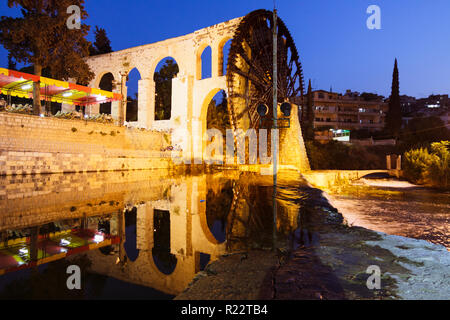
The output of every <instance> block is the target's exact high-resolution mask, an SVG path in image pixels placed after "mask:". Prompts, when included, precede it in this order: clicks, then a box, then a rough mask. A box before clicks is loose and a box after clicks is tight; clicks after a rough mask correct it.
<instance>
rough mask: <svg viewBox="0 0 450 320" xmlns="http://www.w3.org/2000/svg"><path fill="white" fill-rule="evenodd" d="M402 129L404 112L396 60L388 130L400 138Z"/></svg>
mask: <svg viewBox="0 0 450 320" xmlns="http://www.w3.org/2000/svg"><path fill="white" fill-rule="evenodd" d="M401 127H402V110H401V105H400V84H399V74H398V67H397V59H395V64H394V72H393V74H392V91H391V96H390V98H389V110H388V113H387V115H386V130H387V131H388V132H389V133H390V134H391V135H392V136H393V137H394V138H396V139H397V138H398V137H399V134H400V129H401Z"/></svg>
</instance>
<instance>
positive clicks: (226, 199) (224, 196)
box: [206, 181, 234, 243]
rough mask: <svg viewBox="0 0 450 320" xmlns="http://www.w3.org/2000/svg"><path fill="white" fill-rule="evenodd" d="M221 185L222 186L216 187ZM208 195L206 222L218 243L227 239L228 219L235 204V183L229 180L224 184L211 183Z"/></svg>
mask: <svg viewBox="0 0 450 320" xmlns="http://www.w3.org/2000/svg"><path fill="white" fill-rule="evenodd" d="M219 185H221V187H216V186H219ZM209 187H210V188H208V193H207V195H206V222H207V224H208V229H209V230H210V231H211V234H212V235H213V237H214V238H215V239H216V240H217V242H218V243H223V242H225V240H226V237H227V234H226V227H227V220H228V216H229V214H230V210H231V206H232V204H233V197H234V193H233V184H232V181H227V182H226V183H225V184H224V185H223V184H215V183H211V184H210V185H209Z"/></svg>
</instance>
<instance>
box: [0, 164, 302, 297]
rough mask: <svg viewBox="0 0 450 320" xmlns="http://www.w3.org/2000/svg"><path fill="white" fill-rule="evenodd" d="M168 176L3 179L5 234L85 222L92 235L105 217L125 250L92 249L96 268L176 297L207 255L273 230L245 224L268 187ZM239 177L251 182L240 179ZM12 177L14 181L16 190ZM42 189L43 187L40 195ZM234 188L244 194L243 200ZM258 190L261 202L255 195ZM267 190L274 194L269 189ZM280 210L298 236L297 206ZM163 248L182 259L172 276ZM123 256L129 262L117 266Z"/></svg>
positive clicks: (0, 227) (282, 222)
mask: <svg viewBox="0 0 450 320" xmlns="http://www.w3.org/2000/svg"><path fill="white" fill-rule="evenodd" d="M167 174H168V173H167V172H166V171H130V172H124V173H122V172H108V173H87V174H74V175H58V174H55V175H49V176H24V177H21V178H11V177H4V178H3V179H0V190H1V189H3V186H10V187H9V189H8V196H7V197H3V198H1V199H0V210H1V212H2V215H1V217H0V233H1V234H4V231H6V230H21V229H27V228H32V227H35V226H42V225H45V224H47V223H51V222H55V221H61V220H68V219H69V220H71V221H75V220H80V221H81V220H85V221H86V227H87V228H88V229H96V228H97V227H98V221H99V218H100V217H101V218H102V219H105V217H110V233H111V234H112V235H118V236H120V237H121V239H122V241H121V244H120V245H114V246H113V252H112V253H111V254H108V255H105V254H103V253H102V252H101V251H100V250H93V251H89V252H88V253H87V255H88V256H89V257H90V258H91V261H92V263H93V265H92V269H93V270H94V271H95V272H98V273H100V274H105V275H109V276H112V277H114V278H117V279H121V280H123V281H127V282H131V283H136V284H140V285H146V286H149V287H152V288H155V289H157V290H160V291H163V292H166V293H169V294H177V293H179V292H181V291H182V290H183V289H184V288H185V287H186V286H187V284H188V283H189V282H190V281H191V280H192V278H193V277H194V275H195V274H196V272H198V271H199V270H200V265H201V261H200V260H201V257H202V254H203V255H209V257H210V259H212V260H214V259H216V258H217V257H218V256H219V255H221V254H223V253H225V252H226V251H227V248H228V247H230V246H231V247H232V249H233V248H234V249H236V248H238V249H239V245H241V244H242V243H243V244H245V241H247V238H248V236H249V235H248V234H247V232H248V230H252V229H254V230H255V231H254V234H258V235H260V234H262V233H263V232H261V230H271V229H272V225H271V224H272V219H270V217H269V218H268V219H265V224H264V225H258V224H257V223H256V224H255V222H250V223H253V226H254V227H250V228H249V227H248V224H246V223H248V221H249V219H250V218H252V217H254V216H252V215H251V214H250V211H251V209H252V208H251V206H252V205H254V201H255V199H256V200H258V202H262V201H263V198H264V197H261V189H258V190H257V189H255V188H257V187H256V186H255V184H253V183H252V182H251V181H249V178H248V177H249V176H248V174H246V173H241V174H239V173H236V172H228V173H217V174H214V175H206V174H202V175H197V176H178V177H173V178H167ZM240 175H244V176H245V177H241V178H240ZM10 179H14V180H15V181H14V182H15V183H14V184H11V181H10ZM269 180H270V179H269ZM225 182H227V183H225ZM231 182H233V183H236V184H239V188H236V187H235V188H231V189H232V190H234V191H231V194H230V197H228V198H226V197H223V195H222V194H221V193H222V192H223V190H224V187H229V186H230V183H231ZM11 186H14V187H15V189H12V188H11ZM36 186H39V187H38V188H39V191H38V192H36V191H35V190H36ZM258 188H260V187H259V186H258ZM263 189H264V188H263ZM235 190H239V195H237V194H235V193H234V192H235ZM228 192H229V190H228ZM256 192H258V194H259V196H260V197H259V198H256V197H252V194H255V193H256ZM266 192H267V193H268V195H270V194H271V190H270V183H267V187H266ZM215 195H219V198H220V200H221V202H225V205H224V208H222V209H223V210H221V213H222V214H223V217H224V218H225V219H226V225H227V228H229V229H227V236H226V238H221V237H218V236H217V233H216V232H215V231H214V226H213V222H214V220H215V219H220V217H217V216H215V215H214V213H215V212H214V211H219V210H216V209H217V207H213V210H211V208H209V209H208V203H209V204H213V203H215V202H214V197H215ZM269 198H270V197H269V196H268V197H267V202H268V203H270V201H271V200H270V199H269ZM224 199H228V201H224ZM205 200H206V201H205ZM216 203H217V202H216ZM281 207H284V208H285V207H286V206H285V205H282V204H281V203H280V211H279V213H280V214H279V217H278V224H279V227H280V229H283V230H284V231H285V232H289V231H292V230H293V229H295V228H296V217H297V212H298V208H297V209H296V208H291V209H287V210H284V209H281ZM134 208H136V209H134ZM228 208H229V210H228ZM260 208H262V209H263V210H264V212H265V213H264V214H268V215H269V216H270V215H271V212H272V211H271V210H270V208H267V207H264V206H261V207H260ZM133 209H134V210H133ZM131 211H132V212H131ZM211 211H213V212H211ZM133 212H135V213H136V216H135V217H136V221H135V222H132V223H131V224H130V225H129V226H128V227H126V226H125V223H126V221H125V220H128V219H130V217H132V216H133ZM161 212H162V214H163V215H165V216H164V217H163V219H166V221H165V225H164V226H163V227H162V229H164V228H168V229H169V230H157V229H161V225H162V223H159V227H158V226H156V225H155V221H156V220H157V218H156V216H157V213H161ZM211 213H212V214H211ZM167 222H168V223H167ZM130 226H131V229H132V228H133V227H134V226H135V235H134V234H133V232H129V231H130V230H129V227H130ZM131 231H133V230H131ZM166 231H168V232H166ZM216 231H217V230H216ZM219 231H220V230H219ZM219 235H221V233H220V232H219ZM161 236H162V237H163V239H161ZM256 240H257V241H258V239H256ZM239 241H241V243H239ZM158 242H160V243H158ZM161 242H162V245H163V246H164V249H168V250H169V252H167V253H170V254H171V255H173V257H174V258H175V259H176V260H175V264H174V265H173V266H172V267H173V268H172V269H171V270H168V271H167V270H165V269H164V268H161V265H160V264H158V263H157V262H158V261H156V260H155V252H154V248H155V247H158V246H161ZM130 245H131V246H130ZM125 256H127V259H125ZM118 258H120V259H121V261H126V263H119V264H116V262H117V259H118Z"/></svg>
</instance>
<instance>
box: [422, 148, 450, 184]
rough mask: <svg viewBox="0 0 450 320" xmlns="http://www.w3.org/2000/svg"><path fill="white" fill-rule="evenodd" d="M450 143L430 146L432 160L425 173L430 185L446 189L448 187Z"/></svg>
mask: <svg viewBox="0 0 450 320" xmlns="http://www.w3.org/2000/svg"><path fill="white" fill-rule="evenodd" d="M449 148H450V141H442V142H436V143H433V144H431V152H432V153H433V154H432V159H431V161H430V165H429V166H428V168H427V169H426V171H425V175H426V177H427V179H428V181H429V182H430V183H431V185H433V186H436V187H441V188H446V189H448V188H449V187H450V181H449V180H450V152H449Z"/></svg>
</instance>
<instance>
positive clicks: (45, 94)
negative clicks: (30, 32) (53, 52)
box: [0, 68, 122, 106]
mask: <svg viewBox="0 0 450 320" xmlns="http://www.w3.org/2000/svg"><path fill="white" fill-rule="evenodd" d="M37 81H39V82H40V87H41V89H40V93H41V99H42V100H45V101H51V102H59V103H67V104H71V105H78V106H86V105H92V104H97V103H105V102H111V101H119V100H120V99H122V95H121V94H119V93H114V92H109V91H104V90H100V89H95V88H89V87H85V86H80V85H78V84H74V83H70V82H65V81H60V80H55V79H50V78H45V77H39V76H35V75H33V74H28V73H23V72H19V71H14V70H8V69H4V68H0V94H5V95H11V96H15V97H20V98H30V99H32V98H33V82H37Z"/></svg>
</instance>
